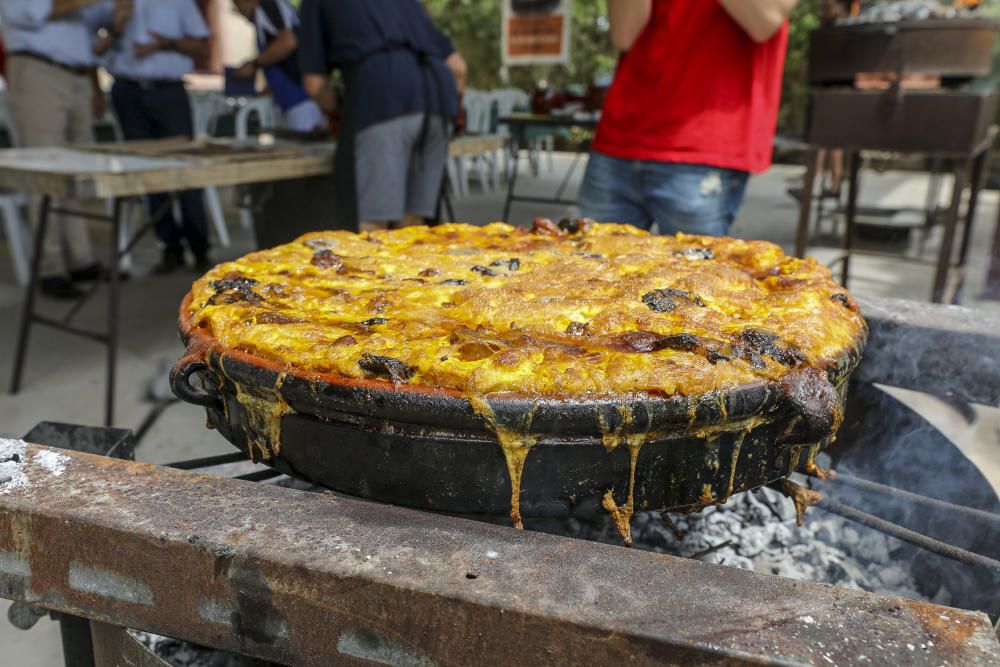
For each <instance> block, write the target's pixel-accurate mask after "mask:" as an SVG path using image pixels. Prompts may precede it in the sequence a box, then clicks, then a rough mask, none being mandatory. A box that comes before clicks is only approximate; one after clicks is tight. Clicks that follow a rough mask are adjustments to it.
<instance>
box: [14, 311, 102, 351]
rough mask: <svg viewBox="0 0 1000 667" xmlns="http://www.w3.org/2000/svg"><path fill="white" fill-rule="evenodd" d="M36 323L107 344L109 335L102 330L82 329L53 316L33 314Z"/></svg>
mask: <svg viewBox="0 0 1000 667" xmlns="http://www.w3.org/2000/svg"><path fill="white" fill-rule="evenodd" d="M31 319H32V320H33V321H34V322H35V324H41V325H43V326H47V327H50V328H52V329H58V330H59V331H62V332H64V333H68V334H70V335H73V336H79V337H81V338H89V339H90V340H93V341H97V342H98V343H103V344H107V342H108V337H107V336H106V335H105V334H103V333H101V332H100V331H90V330H88V329H81V328H80V327H75V326H73V325H72V324H66V323H65V322H63V321H61V320H56V319H52V318H51V317H46V316H45V315H37V314H36V315H33V316H32V318H31Z"/></svg>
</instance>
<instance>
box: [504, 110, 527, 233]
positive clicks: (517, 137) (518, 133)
mask: <svg viewBox="0 0 1000 667" xmlns="http://www.w3.org/2000/svg"><path fill="white" fill-rule="evenodd" d="M511 140H512V141H513V143H514V151H513V152H514V156H513V157H514V168H513V169H512V170H511V172H510V178H509V179H508V181H507V199H506V200H505V201H504V203H503V216H502V218H503V221H504V222H510V205H511V203H513V201H514V186H515V185H517V172H518V166H519V165H520V163H521V144H522V143H523V142H524V127H523V126H520V125H519V126H516V128H513V127H512V128H511Z"/></svg>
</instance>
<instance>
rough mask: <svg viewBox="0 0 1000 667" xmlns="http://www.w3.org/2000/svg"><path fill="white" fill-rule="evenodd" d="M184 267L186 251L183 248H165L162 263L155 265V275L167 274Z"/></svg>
mask: <svg viewBox="0 0 1000 667" xmlns="http://www.w3.org/2000/svg"><path fill="white" fill-rule="evenodd" d="M182 268H184V251H183V250H164V251H163V259H161V260H160V263H159V264H157V265H156V266H154V267H153V275H154V276H165V275H167V274H168V273H173V272H174V271H177V270H178V269H182Z"/></svg>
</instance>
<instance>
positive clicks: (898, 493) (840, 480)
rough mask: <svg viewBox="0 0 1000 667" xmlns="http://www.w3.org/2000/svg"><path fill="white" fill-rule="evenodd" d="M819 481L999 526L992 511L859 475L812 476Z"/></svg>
mask: <svg viewBox="0 0 1000 667" xmlns="http://www.w3.org/2000/svg"><path fill="white" fill-rule="evenodd" d="M815 482H820V483H822V484H831V483H832V484H847V485H849V486H855V487H857V488H860V489H866V490H869V491H876V492H878V493H882V494H885V495H887V496H895V497H897V498H899V499H900V500H905V501H907V502H909V503H913V504H914V505H920V506H923V507H926V508H928V509H940V510H945V511H948V512H958V513H961V514H965V515H967V516H968V518H969V519H971V520H975V521H985V522H987V523H993V524H996V525H997V526H1000V514H995V513H993V512H987V511H986V510H981V509H976V508H975V507H966V506H965V505H956V504H954V503H949V502H947V501H945V500H938V499H937V498H930V497H928V496H922V495H920V494H919V493H913V492H912V491H906V490H904V489H897V488H896V487H894V486H886V485H885V484H879V483H878V482H873V481H871V480H867V479H863V478H861V477H854V476H853V475H849V474H847V473H843V472H840V471H839V470H838V471H837V477H836V479H835V480H833V481H832V482H831V480H821V479H818V478H813V483H815Z"/></svg>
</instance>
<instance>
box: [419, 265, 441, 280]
mask: <svg viewBox="0 0 1000 667" xmlns="http://www.w3.org/2000/svg"><path fill="white" fill-rule="evenodd" d="M417 275H418V276H420V277H421V278H437V277H438V276H440V275H441V270H440V269H435V268H434V267H431V268H429V269H424V270H423V271H421V272H420V273H418V274H417Z"/></svg>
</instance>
